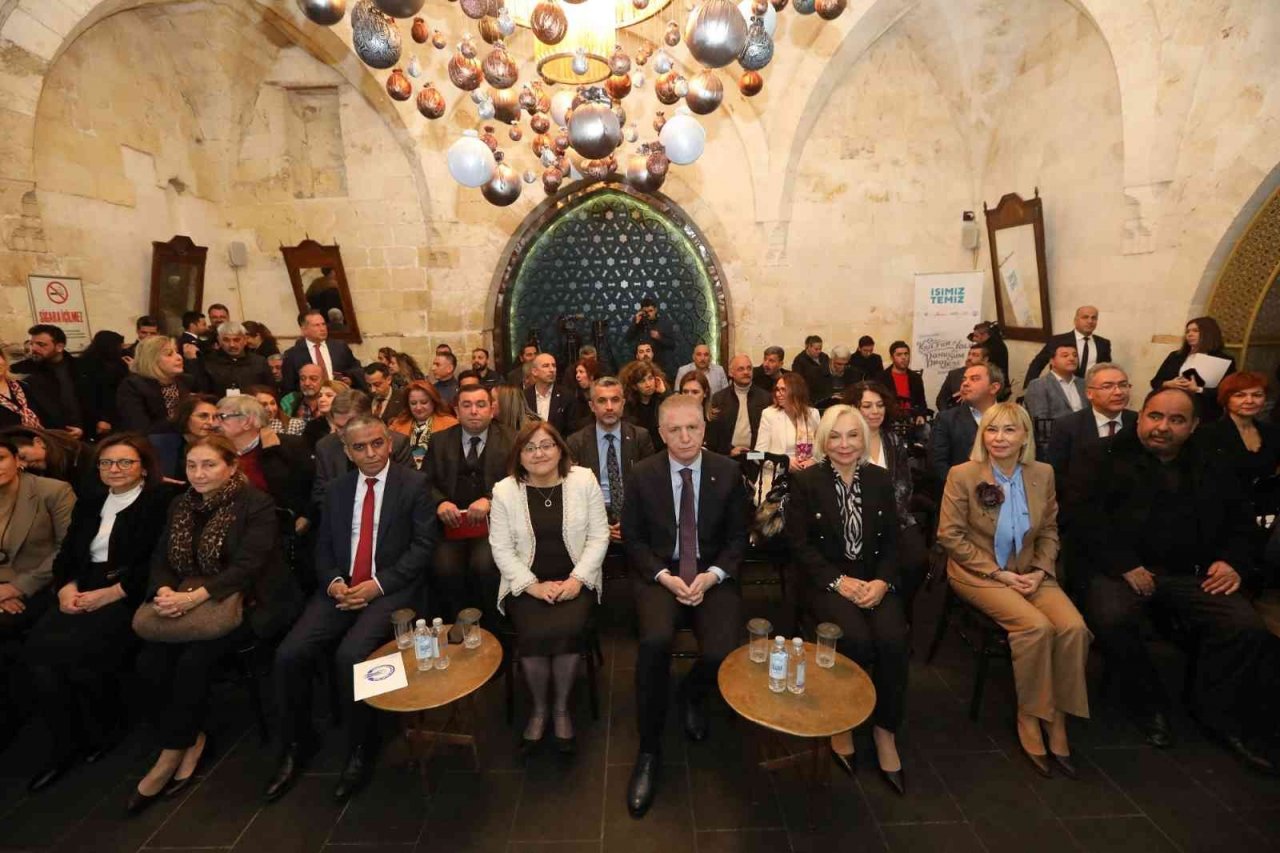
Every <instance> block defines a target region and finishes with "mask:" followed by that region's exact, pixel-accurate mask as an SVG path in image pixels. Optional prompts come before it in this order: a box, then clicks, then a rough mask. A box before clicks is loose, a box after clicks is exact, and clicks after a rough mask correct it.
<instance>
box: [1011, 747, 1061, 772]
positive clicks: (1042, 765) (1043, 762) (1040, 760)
mask: <svg viewBox="0 0 1280 853" xmlns="http://www.w3.org/2000/svg"><path fill="white" fill-rule="evenodd" d="M1018 748H1019V749H1021V750H1022V754H1023V755H1025V756H1026V757H1027V761H1030V762H1031V766H1032V767H1034V768H1035V769H1036V772H1037V773H1039V774H1040V775H1041V776H1043V777H1044V778H1046V779H1049V778H1051V777H1052V776H1053V773H1052V772H1050V770H1049V756H1047V755H1036V754H1035V753H1033V752H1027V748H1026V747H1025V746H1022V745H1021V744H1019V746H1018Z"/></svg>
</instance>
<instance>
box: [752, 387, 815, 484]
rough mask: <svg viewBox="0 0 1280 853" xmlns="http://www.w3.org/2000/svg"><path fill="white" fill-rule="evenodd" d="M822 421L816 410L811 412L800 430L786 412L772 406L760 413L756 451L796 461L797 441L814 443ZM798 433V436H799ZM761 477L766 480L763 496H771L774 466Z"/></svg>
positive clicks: (767, 467)
mask: <svg viewBox="0 0 1280 853" xmlns="http://www.w3.org/2000/svg"><path fill="white" fill-rule="evenodd" d="M819 420H821V419H820V418H819V416H818V412H817V410H816V409H810V410H809V418H808V420H807V422H806V423H805V424H804V427H803V428H801V429H800V430H797V429H796V422H795V421H793V420H792V419H791V418H790V417H789V416H788V415H787V413H786V412H785V411H783V410H782V409H780V408H778V407H777V406H770V407H769V408H767V409H765V410H764V411H763V412H761V413H760V431H759V432H758V433H756V447H755V449H756V450H758V451H761V452H763V453H785V454H786V455H787V456H790V457H791V461H792V462H793V463H794V462H795V461H796V441H797V438H802V439H803V440H805V441H808V442H809V443H810V444H812V443H813V440H814V436H816V435H817V434H818V422H819ZM797 433H798V435H797ZM760 476H761V477H762V478H763V479H764V484H763V486H762V488H761V495H767V494H769V489H770V488H772V487H773V466H772V465H766V466H764V468H763V469H762V471H761V474H760Z"/></svg>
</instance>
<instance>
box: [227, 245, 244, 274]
mask: <svg viewBox="0 0 1280 853" xmlns="http://www.w3.org/2000/svg"><path fill="white" fill-rule="evenodd" d="M227 262H228V263H229V264H231V266H233V267H235V268H237V269H239V268H240V267H243V266H248V264H249V247H248V246H246V245H245V244H244V243H241V242H239V241H236V242H234V243H232V244H231V245H230V246H228V247H227Z"/></svg>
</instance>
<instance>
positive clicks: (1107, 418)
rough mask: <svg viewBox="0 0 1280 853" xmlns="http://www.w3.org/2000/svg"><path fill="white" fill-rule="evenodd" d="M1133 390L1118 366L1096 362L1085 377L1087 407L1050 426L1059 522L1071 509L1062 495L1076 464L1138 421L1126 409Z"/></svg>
mask: <svg viewBox="0 0 1280 853" xmlns="http://www.w3.org/2000/svg"><path fill="white" fill-rule="evenodd" d="M1132 388H1133V386H1132V385H1130V384H1129V377H1128V376H1127V375H1126V374H1125V372H1124V371H1123V370H1121V369H1120V368H1119V367H1118V366H1116V365H1114V364H1111V363H1110V362H1105V361H1103V362H1098V363H1097V364H1095V365H1094V366H1093V367H1091V368H1089V370H1088V372H1087V373H1085V379H1084V391H1085V396H1086V397H1088V399H1089V405H1088V406H1087V407H1086V408H1084V409H1081V410H1080V411H1078V412H1073V413H1072V414H1069V415H1063V416H1062V417H1060V418H1058V419H1057V420H1056V421H1054V422H1053V432H1052V434H1051V435H1050V436H1049V453H1048V458H1047V459H1046V460H1045V461H1046V462H1048V463H1049V464H1050V465H1052V466H1053V476H1054V480H1055V481H1056V482H1057V486H1058V498H1059V500H1063V501H1064V503H1063V506H1062V508H1061V509H1062V512H1061V515H1062V519H1061V520H1063V521H1065V519H1066V517H1067V516H1068V515H1069V514H1070V510H1071V507H1070V505H1069V504H1068V503H1067V502H1066V501H1065V495H1066V488H1067V483H1068V482H1069V477H1070V473H1071V470H1072V468H1073V467H1074V466H1075V463H1076V460H1078V459H1079V458H1081V455H1082V454H1084V453H1087V452H1088V451H1089V448H1091V447H1093V446H1094V445H1096V444H1099V443H1100V442H1102V441H1105V440H1106V439H1109V438H1111V437H1112V436H1114V435H1115V434H1116V433H1118V432H1120V431H1121V430H1123V429H1130V428H1132V427H1133V425H1134V423H1135V422H1136V421H1137V420H1138V413H1137V412H1134V411H1132V410H1130V409H1129V408H1128V406H1129V393H1130V391H1131V390H1132Z"/></svg>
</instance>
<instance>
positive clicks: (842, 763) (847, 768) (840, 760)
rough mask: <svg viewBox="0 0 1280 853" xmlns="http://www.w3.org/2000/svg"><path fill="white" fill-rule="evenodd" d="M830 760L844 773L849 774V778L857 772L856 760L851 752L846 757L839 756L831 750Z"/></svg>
mask: <svg viewBox="0 0 1280 853" xmlns="http://www.w3.org/2000/svg"><path fill="white" fill-rule="evenodd" d="M828 749H830V747H828ZM831 760H832V761H834V762H835V763H836V767H839V768H840V769H841V770H843V771H844V772H845V773H847V774H849V776H850V777H853V776H854V775H855V774H856V773H857V772H858V759H857V758H856V757H855V754H854V753H852V752H851V753H849V754H848V755H841V754H840V753H838V752H836V751H835V750H834V749H832V750H831Z"/></svg>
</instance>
